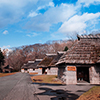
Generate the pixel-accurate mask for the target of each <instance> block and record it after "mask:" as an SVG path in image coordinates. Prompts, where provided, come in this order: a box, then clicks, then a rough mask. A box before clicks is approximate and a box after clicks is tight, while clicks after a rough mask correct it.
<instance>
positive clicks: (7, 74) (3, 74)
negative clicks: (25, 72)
mask: <svg viewBox="0 0 100 100" xmlns="http://www.w3.org/2000/svg"><path fill="white" fill-rule="evenodd" d="M15 73H16V72H14V73H0V77H4V76H9V75H13V74H15Z"/></svg>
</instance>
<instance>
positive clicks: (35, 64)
mask: <svg viewBox="0 0 100 100" xmlns="http://www.w3.org/2000/svg"><path fill="white" fill-rule="evenodd" d="M41 61H42V59H36V60H35V62H34V63H32V64H31V65H30V66H28V68H33V69H35V68H37V65H38V64H39V63H40V62H41Z"/></svg>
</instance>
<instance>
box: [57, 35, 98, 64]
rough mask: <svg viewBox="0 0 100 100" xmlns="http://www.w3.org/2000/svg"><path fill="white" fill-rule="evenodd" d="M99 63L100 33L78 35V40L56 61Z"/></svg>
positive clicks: (59, 62)
mask: <svg viewBox="0 0 100 100" xmlns="http://www.w3.org/2000/svg"><path fill="white" fill-rule="evenodd" d="M62 63H67V64H95V63H100V35H85V36H78V41H77V42H76V43H75V44H74V45H73V46H72V47H71V48H70V49H69V50H68V51H67V52H66V54H64V55H63V56H62V57H61V58H60V60H59V61H58V62H57V63H56V65H58V64H62Z"/></svg>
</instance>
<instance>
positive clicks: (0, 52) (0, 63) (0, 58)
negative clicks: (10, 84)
mask: <svg viewBox="0 0 100 100" xmlns="http://www.w3.org/2000/svg"><path fill="white" fill-rule="evenodd" d="M2 65H4V55H3V53H2V51H1V49H0V71H1V69H2V68H1V66H2Z"/></svg>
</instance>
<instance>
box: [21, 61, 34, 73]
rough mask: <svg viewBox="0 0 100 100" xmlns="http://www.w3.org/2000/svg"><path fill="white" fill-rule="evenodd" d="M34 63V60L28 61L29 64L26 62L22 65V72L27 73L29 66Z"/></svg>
mask: <svg viewBox="0 0 100 100" xmlns="http://www.w3.org/2000/svg"><path fill="white" fill-rule="evenodd" d="M33 63H34V61H28V63H27V64H24V65H23V66H22V67H21V72H22V73H24V72H25V73H27V72H29V66H30V65H32V64H33Z"/></svg>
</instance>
